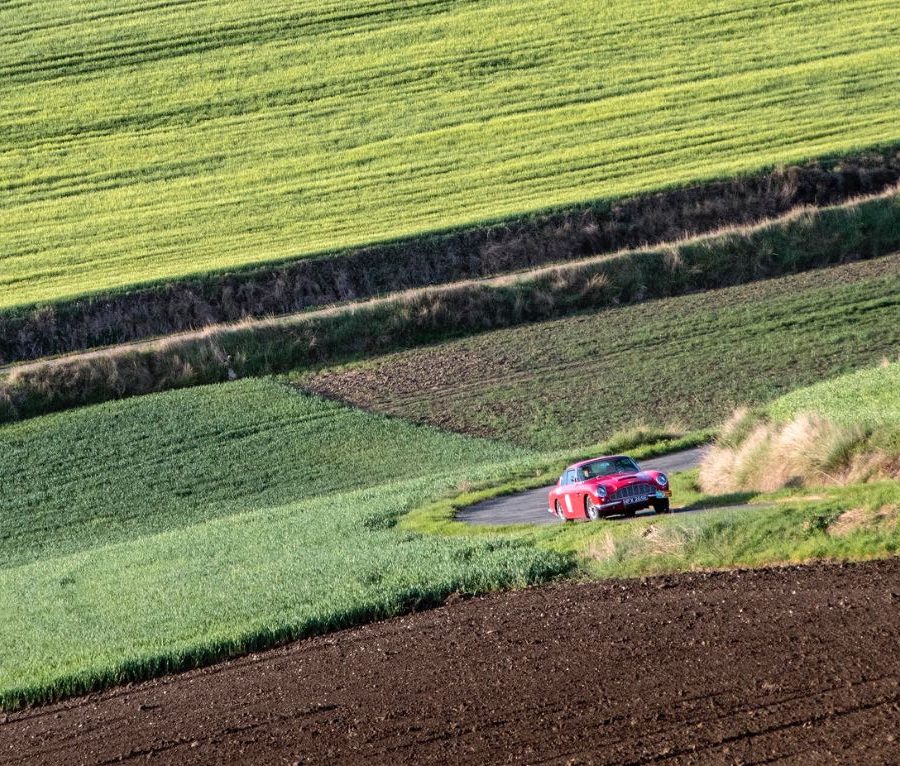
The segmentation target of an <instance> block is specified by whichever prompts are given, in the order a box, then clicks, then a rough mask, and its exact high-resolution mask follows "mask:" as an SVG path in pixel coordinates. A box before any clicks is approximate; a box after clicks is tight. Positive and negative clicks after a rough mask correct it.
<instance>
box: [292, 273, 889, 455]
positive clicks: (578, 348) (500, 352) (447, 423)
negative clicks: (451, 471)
mask: <svg viewBox="0 0 900 766" xmlns="http://www.w3.org/2000/svg"><path fill="white" fill-rule="evenodd" d="M898 313H900V255H894V256H888V257H886V258H880V259H877V260H873V261H869V262H865V263H857V264H848V265H844V266H839V267H834V268H831V269H824V270H819V271H812V272H807V273H805V274H800V275H796V276H791V277H784V278H781V279H775V280H768V281H763V282H756V283H753V284H749V285H742V286H738V287H733V288H725V289H721V290H712V291H709V292H705V293H700V294H695V295H686V296H681V297H677V298H669V299H664V300H657V301H648V302H646V303H642V304H639V305H635V306H627V307H623V308H621V309H613V310H608V311H601V312H596V313H591V314H583V315H580V316H575V317H571V318H567V319H562V320H557V321H551V322H543V323H539V324H532V325H526V326H522V327H515V328H510V329H506V330H498V331H495V332H490V333H486V334H483V335H480V336H477V337H474V338H466V339H462V340H457V341H451V342H445V343H442V344H438V345H434V346H430V347H421V348H418V349H415V350H412V351H406V352H400V353H396V354H392V355H388V356H384V357H380V358H377V359H373V360H368V361H364V362H361V363H359V364H356V365H351V366H348V367H344V368H337V369H333V370H325V371H323V372H320V373H317V374H306V375H303V376H299V377H300V379H301V381H302V384H303V385H305V386H308V387H310V388H311V389H313V390H316V391H320V392H324V393H327V394H328V395H330V396H339V397H341V398H344V399H346V400H349V401H351V402H354V403H356V404H358V405H361V406H363V407H365V408H367V409H375V410H380V411H384V412H388V413H391V414H394V415H398V416H401V417H404V418H408V419H412V420H418V421H422V422H428V423H431V424H434V425H437V426H439V427H441V428H446V429H450V430H454V431H460V432H465V433H470V434H478V435H482V436H490V437H495V438H502V439H506V440H509V441H513V442H516V443H519V444H523V445H530V446H532V447H536V448H540V449H548V448H559V447H578V446H580V445H584V444H592V443H595V442H597V441H599V440H601V439H603V438H605V437H607V436H609V435H610V434H612V433H614V432H616V431H619V430H621V429H625V428H633V427H635V426H636V425H641V424H643V425H649V426H656V427H659V426H666V425H672V426H675V427H676V430H677V429H678V428H680V429H684V430H687V429H694V428H705V427H708V426H714V425H718V423H719V422H721V421H723V420H724V419H726V418H727V417H728V416H729V415H730V414H731V412H732V410H733V409H734V408H735V407H738V406H742V405H752V404H759V403H763V402H767V401H770V400H772V399H774V398H775V397H777V396H779V395H780V394H783V393H785V392H787V391H790V390H792V389H794V388H796V387H798V386H803V385H808V384H810V383H812V382H815V381H819V380H823V379H825V378H829V377H832V376H835V375H838V374H840V373H843V372H847V371H849V370H853V369H856V368H859V367H861V366H865V365H869V364H872V363H875V362H877V361H879V360H880V359H881V358H883V357H889V358H891V359H893V358H896V355H897V353H898V349H900V323H898V321H897V317H898Z"/></svg>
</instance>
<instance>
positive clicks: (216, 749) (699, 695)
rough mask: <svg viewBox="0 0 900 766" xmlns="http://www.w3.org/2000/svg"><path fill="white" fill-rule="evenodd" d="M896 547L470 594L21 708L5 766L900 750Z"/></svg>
mask: <svg viewBox="0 0 900 766" xmlns="http://www.w3.org/2000/svg"><path fill="white" fill-rule="evenodd" d="M898 632H900V560H888V561H883V562H871V563H865V564H858V565H844V566H827V565H816V566H808V567H789V568H781V569H770V570H759V571H735V572H729V573H721V574H715V573H697V574H689V575H680V576H671V577H660V578H651V579H646V580H634V581H614V582H605V583H591V584H582V585H571V584H569V585H559V586H553V587H544V588H535V589H531V590H526V591H518V592H513V593H508V594H502V595H495V596H490V597H486V598H479V599H472V600H456V601H455V602H454V603H452V604H450V605H448V606H446V607H444V608H441V609H436V610H433V611H430V612H425V613H420V614H414V615H410V616H408V617H404V618H402V619H396V620H391V621H388V622H384V623H380V624H375V625H370V626H366V627H363V628H359V629H356V630H349V631H342V632H340V633H335V634H332V635H330V636H325V637H321V638H316V639H311V640H307V641H302V642H298V643H295V644H292V645H290V646H287V647H284V648H282V649H279V650H275V651H271V652H266V653H261V654H257V655H252V656H250V657H246V658H243V659H240V660H236V661H232V662H228V663H224V664H222V665H218V666H215V667H212V668H209V669H206V670H201V671H194V672H191V673H186V674H182V675H178V676H173V677H169V678H166V679H162V680H159V681H155V682H150V683H145V684H141V685H137V686H133V687H128V688H121V689H117V690H113V691H110V692H107V693H103V694H100V695H94V696H90V697H86V698H82V699H77V700H72V701H69V702H66V703H62V704H59V705H54V706H49V707H45V708H38V709H35V710H30V711H24V712H21V713H17V714H13V715H10V716H8V718H7V719H6V720H5V722H4V723H2V724H0V763H4V764H7V763H10V764H12V763H35V764H37V763H47V764H59V763H84V764H88V763H111V762H137V761H139V762H141V763H145V762H150V763H191V764H204V763H225V762H231V763H340V764H354V763H391V764H404V763H410V764H412V763H415V764H429V763H473V764H484V763H521V764H525V763H553V764H601V763H617V764H620V763H632V764H638V763H698V762H702V763H750V762H754V763H757V762H763V761H765V762H771V761H779V762H790V763H826V762H827V763H832V762H839V763H868V764H875V763H897V762H898V761H900V739H898V735H897V732H898V731H900V646H898V642H897V635H898Z"/></svg>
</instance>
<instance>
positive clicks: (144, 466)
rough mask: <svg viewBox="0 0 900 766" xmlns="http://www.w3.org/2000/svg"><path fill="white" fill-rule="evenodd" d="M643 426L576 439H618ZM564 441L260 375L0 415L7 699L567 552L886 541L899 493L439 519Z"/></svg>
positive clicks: (701, 553) (706, 563)
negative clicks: (446, 427) (850, 511)
mask: <svg viewBox="0 0 900 766" xmlns="http://www.w3.org/2000/svg"><path fill="white" fill-rule="evenodd" d="M875 263H876V262H872V263H867V264H860V265H859V266H857V267H855V268H860V269H863V268H865V269H869V270H871V269H872V268H873V265H874V264H875ZM845 268H846V267H845ZM868 277H869V278H870V279H872V280H874V281H876V282H877V280H878V278H877V277H876V276H875V275H873V274H871V273H869V274H868ZM843 280H844V282H845V288H848V289H849V287H852V286H853V283H852V282H851V281H849V280H848V279H847V274H846V273H845V274H844V275H843ZM789 287H790V286H789ZM785 292H786V293H789V292H791V290H790V289H787V288H786V289H785ZM769 299H770V300H771V299H772V297H771V294H769ZM868 305H869V308H870V309H871V308H872V305H873V304H872V303H869V304H868ZM532 330H536V331H537V332H538V333H540V331H541V327H540V326H536V327H533V328H532ZM432 396H434V397H435V399H439V398H441V396H442V394H441V392H440V391H434V392H433V393H432ZM638 437H639V435H635V436H633V437H630V438H627V439H625V440H620V441H618V442H617V443H608V444H595V446H593V447H589V445H588V443H584V444H581V445H580V450H582V451H583V450H588V449H590V450H592V451H595V452H608V451H611V450H615V451H619V450H623V449H624V450H628V451H632V446H631V445H633V444H634V443H636V441H639V438H638ZM644 438H645V439H647V440H653V439H654V438H656V437H655V436H654V435H653V434H650V433H648V434H646V435H645V436H644ZM635 454H638V455H640V454H646V452H645V451H642V450H637V451H636V452H635ZM573 455H574V452H568V453H567V452H548V451H536V450H529V449H525V448H521V447H514V446H509V445H507V444H504V443H502V442H496V441H495V442H490V441H486V440H483V439H478V438H473V437H469V436H464V435H458V434H452V433H443V432H439V431H437V430H434V429H432V428H430V427H427V426H418V425H412V424H410V423H407V422H404V421H401V420H398V419H395V418H390V417H387V416H384V415H379V414H373V413H366V412H363V411H360V410H354V409H350V408H348V407H345V406H343V405H339V404H336V403H334V402H329V401H326V400H323V399H319V398H316V397H312V396H310V395H308V394H304V393H302V392H300V391H298V390H296V389H294V388H292V387H290V386H287V385H285V384H284V383H282V382H279V381H276V380H271V379H266V380H246V381H240V382H236V383H229V384H218V385H215V386H205V387H198V388H194V389H191V390H187V391H178V392H169V393H165V394H154V395H150V396H145V397H138V398H134V399H130V400H127V401H123V402H115V403H109V404H104V405H99V406H94V407H84V408H81V409H78V410H73V411H70V412H66V413H62V414H57V415H49V416H44V417H40V418H35V419H33V420H30V421H27V422H24V423H19V424H13V425H7V426H4V427H2V428H0V543H2V544H0V613H2V614H5V615H12V616H13V617H12V619H7V620H4V621H0V706H12V707H14V706H17V705H20V704H22V703H23V702H37V701H41V700H46V699H49V698H52V697H54V696H59V695H65V694H72V693H76V692H79V691H84V690H86V689H91V688H99V687H102V686H106V685H109V684H113V683H116V682H121V681H124V680H128V679H136V678H143V677H147V676H152V675H158V674H161V673H165V672H168V671H171V670H175V669H179V668H184V667H189V666H192V665H196V664H203V663H208V662H211V661H214V660H215V659H218V658H221V657H223V656H227V655H230V654H235V653H242V652H247V651H251V650H254V649H257V648H262V647H265V646H269V645H271V644H273V643H276V642H278V641H283V640H288V639H290V638H293V637H297V636H303V635H309V634H311V633H316V632H321V631H325V630H333V629H335V628H338V627H341V626H345V625H351V624H356V623H359V622H364V621H367V620H371V619H376V618H379V617H383V616H389V615H392V614H397V613H399V612H403V611H408V610H410V609H414V608H417V607H420V606H424V605H429V604H434V603H438V602H440V601H441V600H443V599H444V598H446V597H447V596H448V595H450V594H452V593H454V592H463V593H474V592H483V591H486V590H492V589H497V588H503V587H516V586H522V585H525V584H529V583H535V582H541V581H544V580H547V579H549V578H552V577H554V576H557V575H560V574H564V573H570V572H572V571H576V572H581V573H583V574H592V575H602V576H613V575H615V576H619V575H631V574H646V573H651V572H657V571H674V570H677V569H680V568H691V567H698V566H703V567H713V566H732V565H738V564H763V563H768V562H771V561H773V560H774V561H782V560H797V559H803V558H807V557H819V556H825V557H832V558H859V557H866V556H874V555H886V554H889V553H891V552H895V551H896V550H897V547H898V527H897V525H896V524H894V525H893V526H892V525H891V524H890V523H889V522H890V520H889V519H888V520H887V521H885V520H884V519H883V518H882V516H883V514H882V515H879V514H881V513H882V511H883V509H884V508H886V507H894V506H895V505H896V503H897V501H898V497H897V489H898V487H897V484H896V482H891V483H889V484H887V485H883V486H882V485H878V486H874V487H873V488H862V489H860V490H859V491H856V490H854V492H856V494H854V495H848V494H847V491H846V490H842V493H841V494H834V495H832V496H830V497H828V498H827V499H825V500H821V501H818V502H816V503H813V504H810V503H808V502H806V501H803V500H796V501H795V500H789V501H787V502H786V503H785V504H784V505H783V506H781V507H779V508H777V509H775V510H769V511H759V512H757V511H750V512H744V513H743V515H741V514H740V512H730V511H721V512H714V513H709V514H701V515H699V516H696V517H687V519H683V518H682V517H680V516H678V515H676V516H674V517H669V518H666V519H664V520H657V519H651V520H645V521H641V520H639V521H638V522H636V523H635V524H634V525H619V526H614V525H613V526H607V525H605V524H598V525H576V526H574V527H566V526H563V525H560V526H558V527H557V526H554V527H551V528H545V529H540V530H538V529H536V528H531V529H518V530H516V529H513V530H510V529H489V528H482V529H478V530H474V529H471V528H468V527H466V528H460V526H461V525H458V524H454V523H453V522H448V514H449V515H450V516H452V511H453V503H454V502H456V501H455V500H453V498H457V500H458V498H459V496H460V493H463V495H462V497H463V498H469V499H472V498H473V497H478V495H477V494H474V495H473V490H472V488H474V490H475V492H476V493H477V492H479V491H481V492H482V493H483V492H484V490H483V489H481V488H484V487H488V488H491V489H488V490H487V494H492V493H493V494H496V493H497V492H502V491H506V489H505V488H508V487H509V483H510V482H511V481H514V482H520V483H533V482H535V481H538V480H540V481H543V480H545V474H546V473H547V472H548V471H551V472H552V473H554V475H555V472H557V471H558V469H559V466H561V465H564V464H565V463H566V462H567V461H568V460H570V459H571V458H572V457H573ZM674 481H675V484H674V487H675V489H676V491H677V492H678V493H679V499H680V501H682V502H684V501H696V500H697V499H699V498H700V495H699V493H698V490H697V487H696V485H695V477H693V476H686V477H675V478H674ZM23 487H24V488H26V490H25V491H24V492H23V491H22V488H23ZM498 488H499V489H498ZM750 497H751V495H746V496H741V498H740V499H742V500H746V499H748V498H750ZM442 498H443V499H442ZM848 498H849V499H848ZM850 500H852V502H853V503H855V504H857V506H858V507H860V508H863V509H864V513H865V514H867V515H866V516H865V517H864V518H862V520H860V519H859V518H858V517H854V519H855V520H854V525H855V526H853V527H852V528H851V529H850V531H849V532H848V533H847V534H846V535H844V536H841V537H840V538H838V537H835V536H834V535H831V534H830V533H829V531H828V529H829V525H830V524H831V523H832V522H837V521H838V520H839V519H840V518H841V517H842V514H843V509H845V508H846V503H847V502H849V501H850ZM434 502H436V505H430V504H432V503H434ZM720 502H721V501H720ZM411 511H414V513H410V512H411ZM869 517H871V519H869ZM869 521H871V523H869ZM611 524H614V523H613V522H611ZM844 526H845V527H846V524H845V525H844ZM644 533H646V534H644Z"/></svg>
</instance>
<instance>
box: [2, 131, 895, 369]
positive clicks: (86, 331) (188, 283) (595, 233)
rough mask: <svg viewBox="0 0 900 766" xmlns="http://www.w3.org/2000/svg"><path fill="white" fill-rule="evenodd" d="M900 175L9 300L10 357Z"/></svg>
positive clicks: (640, 205)
mask: <svg viewBox="0 0 900 766" xmlns="http://www.w3.org/2000/svg"><path fill="white" fill-rule="evenodd" d="M898 181H900V150H898V149H897V148H896V147H895V148H894V149H889V148H888V149H885V150H882V151H872V150H870V151H867V152H865V153H864V154H862V155H859V156H854V157H841V158H833V159H830V158H825V159H821V160H820V161H817V162H813V163H809V164H804V165H802V166H792V167H788V168H783V169H781V168H779V169H776V170H774V171H771V172H768V171H767V172H763V173H761V174H752V175H746V176H740V177H736V178H731V179H727V180H725V181H718V182H708V183H704V184H699V185H695V186H691V187H687V188H676V189H670V190H667V191H663V192H655V193H652V194H645V195H638V196H636V197H630V198H623V199H617V200H616V201H615V204H610V203H608V202H604V201H598V202H593V203H590V204H586V205H579V206H576V207H574V208H566V209H564V210H559V211H554V212H552V213H549V214H541V215H537V214H535V215H528V216H524V217H520V218H517V219H514V220H508V221H503V222H501V223H496V224H493V225H486V226H475V227H470V228H463V229H461V230H458V231H453V232H447V233H436V234H424V235H421V236H417V237H412V238H406V239H400V240H396V241H392V242H385V243H380V244H377V245H369V246H366V247H362V248H351V249H349V250H338V251H336V252H331V253H327V254H322V255H320V256H317V257H315V258H300V259H294V260H292V261H288V262H285V263H277V264H268V265H257V266H253V267H244V268H241V269H232V270H228V271H226V272H221V271H212V272H207V273H205V274H199V275H194V276H191V277H186V278H178V279H169V280H162V281H159V282H157V283H154V284H150V285H145V286H142V287H133V286H130V287H128V288H120V289H116V290H105V291H104V290H101V291H97V292H93V293H91V294H90V295H87V296H80V297H76V298H72V299H66V300H57V301H53V302H50V303H40V304H38V305H36V306H28V305H25V306H18V307H15V308H7V309H6V310H3V309H0V364H6V363H10V362H15V361H22V360H27V359H38V358H41V357H44V356H53V355H56V354H63V353H70V352H73V351H79V350H83V349H86V348H93V347H97V346H107V345H114V344H118V343H125V342H129V341H133V340H138V339H142V338H148V337H159V336H162V335H169V334H171V333H175V332H183V331H186V330H196V329H198V328H200V327H204V326H209V325H212V324H216V323H222V322H234V321H238V320H243V319H247V318H250V317H256V318H261V317H271V316H278V315H287V314H292V313H296V312H298V311H302V310H304V309H308V308H310V307H314V306H322V305H327V304H332V303H340V302H343V301H348V300H360V299H364V298H369V297H373V296H375V295H379V294H386V293H391V292H398V291H400V290H407V289H412V288H418V287H423V286H426V285H436V284H445V283H448V282H454V281H459V280H464V279H473V278H478V277H486V276H494V275H498V274H503V273H507V272H510V271H516V270H521V269H528V268H534V267H536V266H540V265H543V264H547V263H561V262H565V261H572V260H578V259H580V258H584V257H586V256H589V255H595V254H600V253H610V252H615V251H617V250H624V249H627V248H634V247H640V246H646V245H648V244H657V243H660V242H672V241H676V240H679V239H683V238H685V237H687V236H690V235H696V234H704V233H709V232H714V231H716V230H718V229H721V228H723V227H726V226H731V227H734V226H740V225H746V224H751V223H757V222H759V221H762V220H765V219H767V218H774V217H776V216H779V215H783V214H785V213H788V212H789V211H791V210H794V209H796V208H797V207H802V206H804V205H814V206H819V207H822V206H827V205H833V204H837V203H841V202H846V201H848V200H850V199H852V198H853V197H855V196H858V195H861V194H868V195H872V194H875V193H878V192H883V191H885V190H886V189H889V188H890V187H892V186H895V185H896V184H897V182H898Z"/></svg>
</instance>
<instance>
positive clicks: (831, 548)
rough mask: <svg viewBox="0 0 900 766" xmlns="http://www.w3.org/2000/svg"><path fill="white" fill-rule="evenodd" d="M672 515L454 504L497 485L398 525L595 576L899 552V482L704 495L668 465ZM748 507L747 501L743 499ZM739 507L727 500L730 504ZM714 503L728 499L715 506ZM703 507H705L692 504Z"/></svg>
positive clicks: (424, 509) (450, 499) (692, 475)
mask: <svg viewBox="0 0 900 766" xmlns="http://www.w3.org/2000/svg"><path fill="white" fill-rule="evenodd" d="M671 478H672V480H673V487H672V489H673V498H674V499H675V507H676V508H678V509H680V510H677V511H676V513H674V514H672V515H664V516H656V515H640V516H638V517H636V518H635V519H629V520H618V519H612V520H607V521H601V522H593V523H589V522H584V523H576V524H559V525H551V526H526V525H519V526H507V527H490V526H472V525H468V524H464V523H462V522H458V521H455V520H454V516H455V513H456V511H457V509H458V508H462V507H465V506H466V505H469V504H471V503H473V502H477V501H479V500H483V499H487V498H489V497H496V496H498V495H500V494H503V493H505V492H506V489H507V488H506V487H505V486H504V485H497V484H493V485H489V484H486V485H485V487H484V488H483V489H480V490H479V489H476V490H472V491H467V492H463V493H459V492H455V493H451V494H449V495H448V496H447V497H445V498H443V499H440V500H437V501H435V502H433V503H430V504H427V505H425V506H421V507H419V508H417V509H416V510H414V511H413V512H412V513H410V514H408V515H407V516H405V517H404V518H403V519H402V521H401V524H400V526H401V528H402V529H406V530H408V531H410V532H412V533H417V534H427V535H436V536H438V537H441V538H444V539H467V540H473V539H480V538H483V537H487V538H490V539H495V538H497V537H498V536H499V537H500V539H506V540H515V541H518V542H526V543H528V544H529V545H534V546H536V547H538V548H541V549H545V550H549V551H553V552H555V553H560V554H564V555H567V556H573V557H574V558H575V560H576V561H577V562H578V566H579V569H580V571H581V572H582V573H583V574H585V575H587V576H592V577H642V576H649V575H656V574H667V573H672V572H680V571H689V570H696V569H726V568H733V567H756V566H767V565H772V564H786V563H803V562H808V561H814V560H816V561H822V560H826V561H853V560H864V559H870V558H881V557H885V556H894V555H897V554H898V553H900V485H898V484H897V482H894V481H882V482H876V483H872V484H856V485H851V486H847V487H841V488H839V489H835V488H830V489H820V490H819V491H817V492H816V493H814V494H810V493H809V492H808V491H805V492H798V491H789V490H784V491H781V492H776V493H769V494H766V493H760V492H742V493H736V494H731V495H719V496H717V495H709V494H706V493H704V492H703V491H702V490H701V489H700V487H699V486H698V483H697V471H696V470H694V471H690V472H687V473H684V474H674V475H673V476H672V477H671ZM748 503H749V504H750V507H745V504H748ZM735 504H740V505H741V507H738V508H731V507H728V506H730V505H735ZM717 506H725V507H719V508H717ZM698 508H702V509H704V510H697V509H698Z"/></svg>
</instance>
